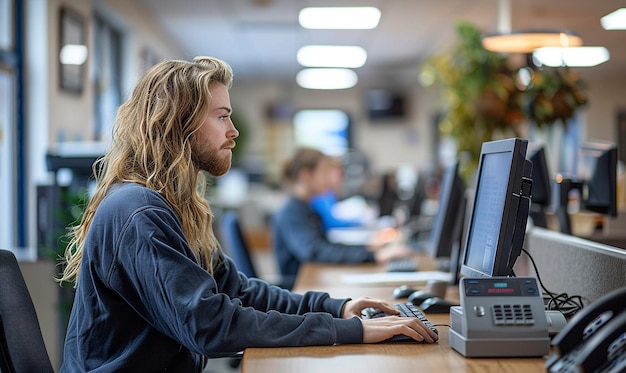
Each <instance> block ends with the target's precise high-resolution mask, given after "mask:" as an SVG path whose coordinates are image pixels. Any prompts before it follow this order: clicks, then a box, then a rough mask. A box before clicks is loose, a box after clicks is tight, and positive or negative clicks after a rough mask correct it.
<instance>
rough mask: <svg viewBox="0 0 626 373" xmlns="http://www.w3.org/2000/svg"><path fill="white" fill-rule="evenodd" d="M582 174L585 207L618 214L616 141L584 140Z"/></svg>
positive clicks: (579, 163) (580, 171) (604, 212)
mask: <svg viewBox="0 0 626 373" xmlns="http://www.w3.org/2000/svg"><path fill="white" fill-rule="evenodd" d="M578 178H579V180H580V181H581V182H582V208H583V209H585V210H588V211H593V212H598V213H601V214H605V215H610V216H617V148H616V147H615V145H614V144H610V143H600V142H587V143H584V144H582V145H581V146H580V153H579V159H578Z"/></svg>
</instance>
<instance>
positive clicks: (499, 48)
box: [483, 30, 583, 53]
mask: <svg viewBox="0 0 626 373" xmlns="http://www.w3.org/2000/svg"><path fill="white" fill-rule="evenodd" d="M580 45H583V40H582V39H581V38H580V36H578V35H576V34H574V33H572V32H569V31H549V30H546V31H544V30H520V31H513V32H507V33H496V34H488V35H485V36H484V37H483V47H485V49H486V50H488V51H492V52H501V53H532V51H534V50H535V49H537V48H541V47H577V46H580Z"/></svg>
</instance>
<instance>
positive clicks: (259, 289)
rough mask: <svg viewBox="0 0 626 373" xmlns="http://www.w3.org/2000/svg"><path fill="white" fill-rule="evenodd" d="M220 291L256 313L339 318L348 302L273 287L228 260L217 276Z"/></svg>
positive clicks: (217, 272)
mask: <svg viewBox="0 0 626 373" xmlns="http://www.w3.org/2000/svg"><path fill="white" fill-rule="evenodd" d="M214 278H215V280H216V282H217V285H218V288H219V289H220V291H221V292H224V293H226V294H228V295H229V296H230V297H231V298H238V299H240V300H241V302H242V303H243V305H244V306H250V307H253V308H255V309H257V310H262V311H269V310H275V311H279V312H283V313H289V314H297V315H303V314H305V313H307V312H326V313H329V314H331V315H332V316H333V317H337V318H340V317H341V311H342V309H343V306H344V304H345V303H346V302H347V301H348V300H349V299H334V298H331V297H330V296H329V295H328V293H324V292H315V291H308V292H306V293H304V294H297V293H293V292H291V291H289V290H286V289H283V288H280V287H278V286H272V285H270V284H269V283H267V282H266V281H264V280H261V279H258V278H248V277H246V275H244V274H243V273H240V272H238V271H237V268H236V265H235V263H234V262H233V261H232V260H231V259H230V258H228V257H224V261H223V263H222V265H220V267H219V268H217V269H216V271H215V273H214Z"/></svg>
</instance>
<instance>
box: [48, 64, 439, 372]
mask: <svg viewBox="0 0 626 373" xmlns="http://www.w3.org/2000/svg"><path fill="white" fill-rule="evenodd" d="M231 82H232V70H231V68H230V66H228V65H227V64H226V63H225V62H223V61H221V60H219V59H215V58H210V57H197V58H195V59H194V60H193V61H163V62H161V63H159V64H157V65H155V66H154V67H152V68H151V69H150V70H148V71H147V72H146V74H144V76H143V77H142V78H141V79H140V80H139V81H138V83H137V85H136V87H135V89H134V90H133V93H132V95H131V97H130V98H129V99H128V101H126V102H125V103H124V104H123V105H122V106H121V107H120V109H119V112H118V114H117V118H116V121H115V125H114V133H113V142H112V145H111V148H110V150H109V151H108V152H107V153H106V154H105V155H104V157H103V158H101V159H100V160H99V161H98V163H97V164H96V165H95V166H94V171H96V184H97V185H96V190H95V192H94V194H93V196H92V197H91V198H90V200H89V202H88V204H87V206H86V209H85V213H84V215H83V217H82V220H81V222H80V223H79V224H78V225H77V226H75V227H74V228H73V229H72V230H71V231H70V239H71V241H70V243H69V245H68V247H67V250H66V265H65V268H64V272H63V275H62V278H60V279H59V281H60V282H70V283H73V284H75V286H76V293H75V297H74V303H73V307H72V311H71V314H70V320H69V325H68V328H67V335H66V338H65V346H64V350H63V363H62V366H61V368H60V372H62V373H63V372H95V371H97V372H119V371H124V372H156V371H171V372H201V371H202V370H203V369H204V368H205V367H206V365H207V364H208V363H207V361H206V357H215V356H224V355H230V354H233V353H237V352H239V351H242V350H244V349H246V348H248V347H284V346H306V345H332V344H336V343H373V342H379V341H382V340H385V339H387V338H389V337H391V336H393V335H396V334H405V335H409V336H411V337H412V338H414V339H417V340H424V341H427V342H433V341H434V340H435V339H436V338H437V337H436V335H435V334H434V333H433V332H431V331H430V330H429V329H428V328H426V327H425V326H424V324H423V323H421V322H419V321H418V320H412V319H408V318H400V317H394V316H392V317H389V318H381V319H378V320H363V319H361V318H359V317H358V316H359V315H360V314H361V311H362V310H363V309H364V308H367V307H376V308H380V309H383V310H384V311H385V312H388V313H391V314H394V313H396V312H395V310H394V308H393V306H392V305H391V304H389V303H388V302H385V301H382V300H377V299H370V298H359V299H354V300H352V299H333V298H330V296H329V295H328V294H326V293H320V292H307V293H305V294H295V293H291V292H289V291H287V290H285V289H281V288H278V287H276V286H270V285H269V284H268V283H267V282H264V281H262V280H258V279H249V278H247V277H246V276H245V275H243V274H242V273H239V272H238V271H237V268H236V266H235V264H234V263H233V261H232V260H231V259H229V258H228V257H227V256H226V255H224V253H223V252H222V251H221V249H220V245H219V243H218V242H217V240H216V238H215V236H214V234H213V231H212V229H211V220H212V214H211V209H210V207H209V205H208V203H207V201H206V200H205V199H204V198H203V195H204V191H203V190H202V187H203V186H204V185H205V182H204V172H206V173H208V174H211V175H214V176H220V175H223V174H224V173H226V172H227V171H228V170H229V169H230V165H231V157H232V148H233V147H234V146H235V138H236V137H237V136H238V135H239V132H238V131H237V129H236V128H235V126H234V124H233V122H232V121H231V112H232V108H231V104H230V97H229V92H228V89H229V87H230V85H231Z"/></svg>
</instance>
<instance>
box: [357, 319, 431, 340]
mask: <svg viewBox="0 0 626 373" xmlns="http://www.w3.org/2000/svg"><path fill="white" fill-rule="evenodd" d="M361 322H362V323H363V343H377V342H382V341H385V340H388V339H390V338H392V337H393V336H396V335H400V334H401V335H406V336H407V337H411V338H413V339H414V340H416V341H419V342H426V343H433V342H435V341H437V340H438V339H439V336H438V335H437V334H435V332H433V331H432V330H431V329H430V328H428V327H426V326H425V325H424V324H423V323H422V322H421V321H420V320H419V319H417V318H412V317H398V316H388V317H379V318H374V319H365V320H361Z"/></svg>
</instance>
